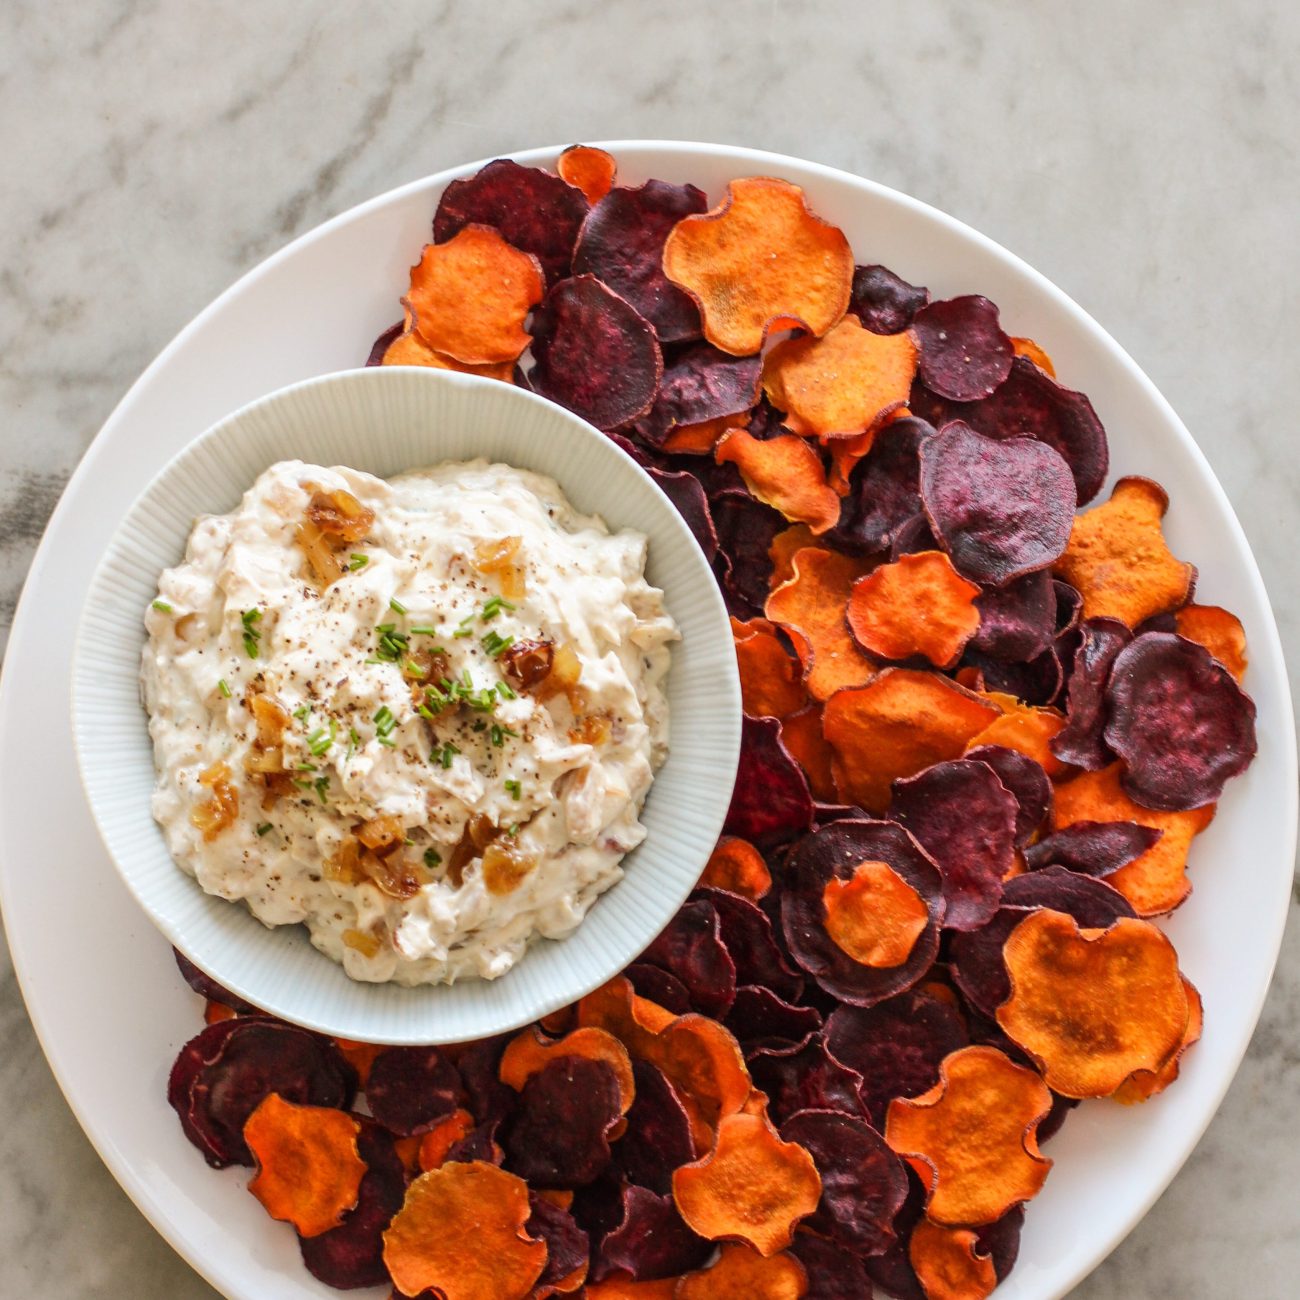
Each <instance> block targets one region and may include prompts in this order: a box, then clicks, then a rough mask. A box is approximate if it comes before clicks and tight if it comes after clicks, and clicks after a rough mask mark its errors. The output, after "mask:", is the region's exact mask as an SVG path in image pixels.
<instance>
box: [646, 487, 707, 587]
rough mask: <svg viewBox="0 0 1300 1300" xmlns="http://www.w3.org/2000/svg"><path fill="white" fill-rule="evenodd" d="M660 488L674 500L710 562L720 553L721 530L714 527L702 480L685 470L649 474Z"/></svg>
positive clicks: (675, 505)
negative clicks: (719, 537)
mask: <svg viewBox="0 0 1300 1300" xmlns="http://www.w3.org/2000/svg"><path fill="white" fill-rule="evenodd" d="M646 472H647V473H648V474H649V475H650V477H651V478H652V479H654V481H655V482H656V483H657V484H658V485H659V490H660V491H661V492H662V493H663V494H664V496H666V497H667V498H668V500H669V501H671V502H672V503H673V505H674V507H675V508H676V510H677V513H678V514H679V515H681V517H682V518H683V519H684V520H685V521H686V526H687V527H688V528H689V529H690V530H691V533H692V534H693V535H694V537H695V540H696V541H697V542H698V543H699V546H700V550H702V551H703V552H704V558H705V559H706V560H708V561H709V562H710V563H712V561H713V557H714V556H715V555H717V553H718V531H717V529H716V528H714V526H713V515H712V514H711V513H710V512H709V501H708V498H707V497H706V496H705V495H704V489H703V488H702V487H701V486H700V480H699V479H697V478H696V477H695V475H694V474H690V473H688V472H687V471H685V470H667V469H657V468H655V467H654V466H651V467H650V469H648V470H647V471H646Z"/></svg>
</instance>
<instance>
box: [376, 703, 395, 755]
mask: <svg viewBox="0 0 1300 1300" xmlns="http://www.w3.org/2000/svg"><path fill="white" fill-rule="evenodd" d="M373 721H374V724H375V739H376V740H377V741H379V743H380V744H381V745H387V746H388V748H389V749H392V748H393V747H394V746H395V745H396V743H397V742H396V741H395V740H393V738H392V737H393V728H394V727H396V726H397V719H396V718H395V717H393V711H392V709H390V708H389V707H388V705H387V704H385V705H383V707H382V708H380V710H379V712H378V713H376V714H375V716H374V719H373Z"/></svg>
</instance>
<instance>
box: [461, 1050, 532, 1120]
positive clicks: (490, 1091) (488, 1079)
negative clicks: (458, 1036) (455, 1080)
mask: <svg viewBox="0 0 1300 1300" xmlns="http://www.w3.org/2000/svg"><path fill="white" fill-rule="evenodd" d="M513 1037H514V1035H513V1034H498V1035H496V1037H494V1038H480V1039H477V1040H475V1041H474V1042H472V1043H470V1044H469V1045H468V1046H467V1047H465V1048H463V1049H462V1050H461V1051H460V1053H459V1054H458V1055H457V1057H456V1069H457V1072H458V1073H459V1074H460V1079H461V1083H462V1084H463V1085H464V1088H465V1095H466V1098H467V1100H468V1106H469V1111H470V1113H471V1114H472V1115H473V1116H474V1118H475V1119H476V1120H477V1121H478V1122H479V1123H480V1124H485V1123H487V1122H488V1121H490V1120H500V1119H504V1118H505V1117H506V1116H507V1115H509V1114H510V1113H511V1111H513V1110H514V1108H515V1103H516V1101H517V1100H518V1094H517V1093H516V1092H515V1090H514V1089H513V1088H511V1087H510V1086H509V1085H508V1084H504V1083H502V1082H501V1076H500V1073H499V1070H500V1065H501V1055H502V1053H503V1052H504V1051H505V1050H506V1045H507V1044H508V1043H509V1042H510V1040H511V1039H512V1038H513Z"/></svg>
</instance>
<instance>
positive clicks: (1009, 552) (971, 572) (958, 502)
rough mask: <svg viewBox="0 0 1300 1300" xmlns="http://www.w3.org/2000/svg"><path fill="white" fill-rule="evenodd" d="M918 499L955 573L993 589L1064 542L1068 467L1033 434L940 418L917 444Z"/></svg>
mask: <svg viewBox="0 0 1300 1300" xmlns="http://www.w3.org/2000/svg"><path fill="white" fill-rule="evenodd" d="M921 499H922V501H923V502H924V503H925V513H926V517H927V518H928V519H929V521H930V524H931V526H932V527H933V529H934V533H935V536H936V537H937V538H938V539H939V541H940V543H941V544H942V546H943V548H944V549H945V550H946V551H947V552H948V553H949V555H951V556H952V562H953V564H954V565H955V566H956V568H957V571H958V572H959V573H961V574H962V575H963V576H965V577H967V578H971V579H973V580H974V581H976V582H980V583H989V584H991V585H992V586H995V587H1000V586H1003V585H1004V584H1005V583H1008V582H1010V581H1011V580H1012V579H1013V578H1018V577H1021V576H1022V575H1023V574H1026V573H1032V572H1033V571H1034V570H1036V569H1045V568H1047V567H1048V566H1049V565H1051V564H1053V563H1054V562H1056V561H1057V560H1059V559H1060V558H1061V555H1062V552H1063V551H1065V548H1066V543H1067V542H1068V541H1069V540H1070V528H1071V523H1072V521H1073V518H1074V504H1075V490H1074V479H1073V478H1072V477H1071V475H1070V468H1069V466H1068V465H1067V464H1066V463H1065V461H1063V460H1062V459H1061V457H1060V456H1059V455H1058V454H1057V453H1056V452H1055V451H1053V450H1052V448H1050V447H1049V446H1047V445H1046V444H1045V443H1041V442H1036V441H1035V440H1034V439H1032V438H1004V439H995V438H986V437H985V436H984V435H983V434H981V433H978V432H976V431H975V430H974V429H972V428H971V427H970V425H968V424H963V423H962V422H961V421H960V420H954V421H952V422H951V423H950V424H946V425H945V426H944V427H943V428H942V429H940V430H939V432H938V433H936V434H935V435H934V436H933V437H930V438H927V439H926V440H925V441H924V442H923V443H922V445H921ZM1067 576H1068V575H1067Z"/></svg>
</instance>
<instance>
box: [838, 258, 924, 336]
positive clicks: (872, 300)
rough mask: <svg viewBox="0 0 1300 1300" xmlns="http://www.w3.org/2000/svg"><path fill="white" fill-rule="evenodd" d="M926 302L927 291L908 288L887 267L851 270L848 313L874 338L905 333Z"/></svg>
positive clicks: (865, 267)
mask: <svg viewBox="0 0 1300 1300" xmlns="http://www.w3.org/2000/svg"><path fill="white" fill-rule="evenodd" d="M929 301H930V291H929V290H928V289H925V288H921V287H919V286H917V285H914V284H908V283H907V281H906V280H904V279H901V278H900V277H899V276H897V275H895V274H894V273H893V271H891V270H890V269H889V268H888V267H886V266H856V267H854V268H853V288H852V293H851V295H850V298H849V311H851V312H852V313H853V314H854V315H855V316H856V317H857V318H858V319H859V320H860V321H861V322H862V323H863V324H864V325H865V326H866V327H867V328H868V329H869V330H872V331H873V332H874V333H876V334H897V333H899V332H900V331H902V330H905V329H906V328H907V327H908V326H909V325H910V324H911V323H912V321H913V320H915V319H916V313H917V312H918V311H920V310H921V308H922V307H924V306H925V304H926V303H927V302H929Z"/></svg>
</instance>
